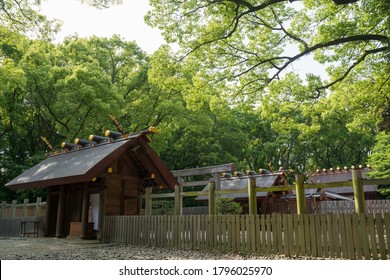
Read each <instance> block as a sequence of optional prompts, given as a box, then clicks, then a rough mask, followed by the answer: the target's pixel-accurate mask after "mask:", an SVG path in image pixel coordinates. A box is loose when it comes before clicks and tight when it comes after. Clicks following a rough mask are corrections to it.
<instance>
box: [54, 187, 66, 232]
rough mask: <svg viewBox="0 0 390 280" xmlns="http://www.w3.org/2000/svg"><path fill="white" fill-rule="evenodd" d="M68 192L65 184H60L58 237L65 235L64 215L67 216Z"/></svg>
mask: <svg viewBox="0 0 390 280" xmlns="http://www.w3.org/2000/svg"><path fill="white" fill-rule="evenodd" d="M65 200H66V193H65V186H64V185H62V186H60V193H59V196H58V208H57V224H56V237H57V238H60V237H64V217H65V202H66V201H65Z"/></svg>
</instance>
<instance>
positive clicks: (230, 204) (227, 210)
mask: <svg viewBox="0 0 390 280" xmlns="http://www.w3.org/2000/svg"><path fill="white" fill-rule="evenodd" d="M216 204H217V205H216V207H217V213H218V214H220V215H226V214H235V215H237V214H242V211H243V207H242V205H241V204H240V203H238V202H235V201H234V199H233V198H230V197H219V198H217V201H216Z"/></svg>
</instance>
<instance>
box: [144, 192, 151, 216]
mask: <svg viewBox="0 0 390 280" xmlns="http://www.w3.org/2000/svg"><path fill="white" fill-rule="evenodd" d="M151 215H152V187H146V188H145V216H151Z"/></svg>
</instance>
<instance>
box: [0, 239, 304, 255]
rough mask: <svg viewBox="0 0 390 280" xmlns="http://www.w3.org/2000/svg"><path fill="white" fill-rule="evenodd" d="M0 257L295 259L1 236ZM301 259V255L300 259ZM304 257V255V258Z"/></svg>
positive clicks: (85, 241) (75, 240) (86, 241)
mask: <svg viewBox="0 0 390 280" xmlns="http://www.w3.org/2000/svg"><path fill="white" fill-rule="evenodd" d="M0 259H1V260H249V259H251V260H255V259H258V260H264V259H271V260H275V259H281V260H282V259H283V260H286V259H297V258H285V257H283V256H267V257H265V256H259V255H249V254H240V253H216V252H204V251H202V252H200V251H190V250H175V249H167V248H155V247H145V246H134V245H128V244H122V243H103V242H99V241H98V240H81V239H79V238H69V237H68V238H64V239H56V238H1V237H0ZM300 259H304V258H300ZM306 259H307V258H306Z"/></svg>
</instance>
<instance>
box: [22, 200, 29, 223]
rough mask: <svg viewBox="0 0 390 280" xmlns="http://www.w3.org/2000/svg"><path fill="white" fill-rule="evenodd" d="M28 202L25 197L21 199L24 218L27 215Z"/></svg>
mask: <svg viewBox="0 0 390 280" xmlns="http://www.w3.org/2000/svg"><path fill="white" fill-rule="evenodd" d="M28 202H29V199H28V198H25V199H24V201H23V217H24V218H26V217H27V216H28Z"/></svg>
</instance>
